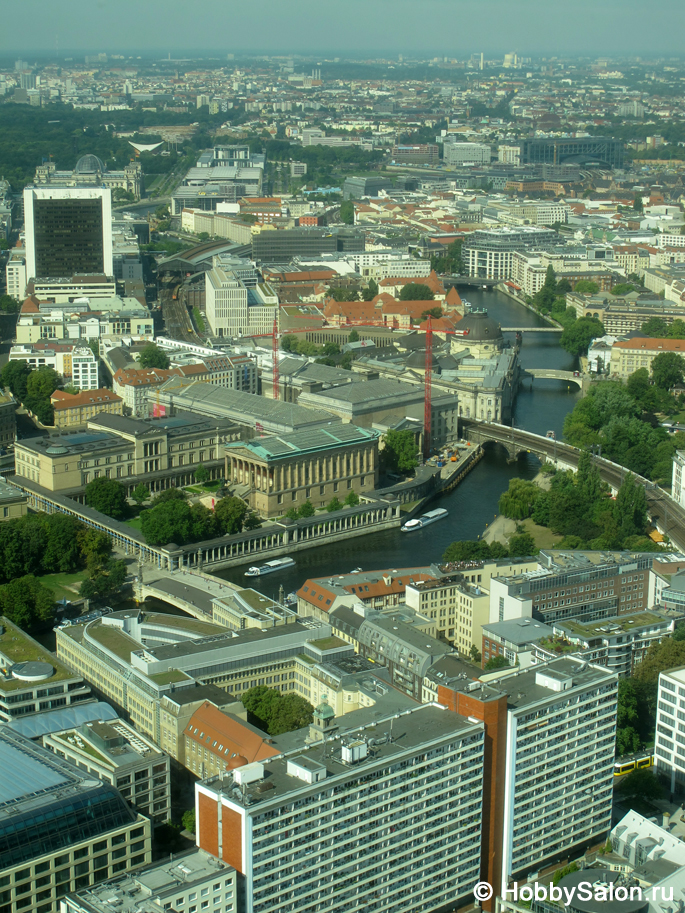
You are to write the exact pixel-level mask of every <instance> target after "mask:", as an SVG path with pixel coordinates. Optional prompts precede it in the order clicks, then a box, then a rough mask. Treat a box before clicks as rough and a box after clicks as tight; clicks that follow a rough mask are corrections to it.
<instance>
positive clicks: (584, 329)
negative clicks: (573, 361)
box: [559, 317, 604, 355]
mask: <svg viewBox="0 0 685 913" xmlns="http://www.w3.org/2000/svg"><path fill="white" fill-rule="evenodd" d="M598 336H604V325H603V324H602V322H601V320H598V319H597V318H596V317H580V318H579V319H578V320H575V321H572V322H571V323H569V325H568V326H565V327H564V330H563V332H562V334H561V340H560V343H559V344H560V345H561V348H562V349H565V350H566V351H567V352H570V353H571V355H586V354H587V350H588V348H589V346H590V343H591V342H592V340H593V339H596V338H597V337H598Z"/></svg>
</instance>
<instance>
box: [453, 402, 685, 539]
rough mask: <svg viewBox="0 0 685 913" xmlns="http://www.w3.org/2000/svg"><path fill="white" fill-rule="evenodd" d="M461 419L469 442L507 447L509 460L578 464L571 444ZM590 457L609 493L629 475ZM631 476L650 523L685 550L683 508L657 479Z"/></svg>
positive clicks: (562, 465)
mask: <svg viewBox="0 0 685 913" xmlns="http://www.w3.org/2000/svg"><path fill="white" fill-rule="evenodd" d="M461 421H462V425H463V428H464V432H463V433H464V435H468V438H469V440H470V441H472V442H475V443H479V444H487V443H488V442H489V441H490V442H492V443H496V444H501V445H502V446H503V447H504V448H505V449H506V450H507V453H508V454H509V459H511V460H515V459H517V458H518V456H519V454H521V453H534V454H536V455H537V456H539V457H540V459H542V460H547V461H549V462H550V463H554V464H555V465H556V466H558V467H559V468H561V469H573V470H576V469H577V467H578V460H579V458H580V454H581V453H582V451H581V450H579V449H578V448H577V447H572V446H571V445H570V444H565V443H563V442H562V441H557V440H553V439H551V438H547V437H542V435H540V434H532V433H531V432H530V431H521V430H519V429H518V428H510V427H508V426H507V425H499V424H496V423H495V422H479V421H476V420H475V419H461ZM593 460H594V462H595V465H596V466H597V468H598V469H599V473H600V475H601V477H602V479H603V480H604V481H605V482H606V483H607V484H608V485H610V486H611V490H612V492H614V493H616V492H617V491H618V489H619V488H620V487H621V485H622V483H623V480H624V479H625V477H626V476H627V475H628V474H629V473H628V470H627V469H626V468H625V467H624V466H619V465H618V463H612V462H611V460H605V459H604V458H603V457H593ZM633 475H634V478H635V479H636V480H637V481H638V482H640V484H641V485H642V486H643V487H644V489H645V495H646V498H647V512H648V513H649V515H650V517H651V519H652V523H654V525H655V526H656V527H657V528H658V529H659V530H660V532H662V533H663V534H664V535H667V536H668V537H669V538H670V539H671V541H672V542H673V543H674V544H675V545H677V547H678V548H679V549H685V509H683V508H682V507H681V506H680V505H679V504H678V503H677V502H676V501H674V500H673V498H672V497H671V496H670V495H668V494H666V492H665V491H662V489H661V488H659V486H658V485H657V484H656V482H650V481H649V479H645V478H643V477H642V476H638V475H635V474H634V473H633Z"/></svg>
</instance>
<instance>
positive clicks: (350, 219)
mask: <svg viewBox="0 0 685 913" xmlns="http://www.w3.org/2000/svg"><path fill="white" fill-rule="evenodd" d="M340 221H341V222H344V223H345V225H354V203H353V202H352V200H345V201H344V202H343V203H341V204H340Z"/></svg>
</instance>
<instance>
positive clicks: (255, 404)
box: [159, 378, 358, 431]
mask: <svg viewBox="0 0 685 913" xmlns="http://www.w3.org/2000/svg"><path fill="white" fill-rule="evenodd" d="M354 386H358V385H357V384H355V385H354ZM159 393H160V396H162V397H164V398H166V397H167V396H169V397H171V399H172V401H173V403H174V405H175V407H177V408H180V409H187V410H188V411H189V412H194V413H195V414H201V415H207V414H210V415H214V416H218V417H222V418H230V419H232V420H233V421H236V422H238V423H240V424H244V425H248V426H249V427H251V428H252V427H254V426H255V425H256V424H257V423H260V424H261V425H263V426H264V427H267V428H273V429H274V430H278V431H280V430H283V431H290V430H292V431H295V430H297V429H298V428H306V427H317V426H320V425H328V424H330V423H333V424H337V423H338V422H339V421H340V419H339V418H338V417H337V416H334V415H332V414H331V413H330V412H327V411H324V410H323V409H308V408H305V407H304V406H298V405H297V403H284V402H282V401H281V400H273V399H267V398H266V397H265V396H257V395H256V394H254V393H245V392H243V391H242V390H226V389H224V388H223V387H217V386H216V385H214V384H207V383H202V382H201V381H194V382H193V383H190V384H183V383H181V382H180V380H179V379H178V378H171V379H170V380H168V381H166V382H165V383H164V384H162V386H161V387H160V388H159Z"/></svg>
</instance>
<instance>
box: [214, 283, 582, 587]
mask: <svg viewBox="0 0 685 913" xmlns="http://www.w3.org/2000/svg"><path fill="white" fill-rule="evenodd" d="M460 293H461V295H462V297H463V298H465V299H467V300H468V301H469V302H470V304H471V306H472V307H473V308H486V309H487V311H488V313H489V315H490V316H491V317H493V318H494V319H495V320H497V321H498V322H499V323H500V324H501V326H516V327H526V326H529V327H536V326H544V325H545V322H544V321H543V320H542V319H541V318H540V317H539V316H538V315H537V314H535V313H533V312H532V311H529V310H527V309H526V308H524V307H523V306H522V305H520V304H518V303H517V302H516V301H513V300H512V299H511V298H508V297H507V296H506V295H503V294H502V293H500V292H496V291H483V290H481V289H472V288H464V289H461V290H460ZM521 364H522V366H523V367H524V368H556V369H558V370H564V371H573V370H576V369H577V368H578V362H577V359H575V358H574V357H573V356H571V355H568V354H567V353H566V352H564V350H563V349H561V348H560V347H559V337H558V335H556V334H552V333H530V334H526V333H525V332H524V334H523V345H522V348H521ZM579 397H580V393H579V391H578V389H577V388H576V387H575V385H574V386H571V387H569V385H568V384H566V383H563V382H561V381H554V380H536V381H534V383H532V384H531V383H530V382H529V381H528V382H526V383H525V384H524V385H523V386H522V388H521V389H520V391H519V395H518V400H517V403H516V411H515V415H514V422H515V424H516V425H517V427H519V428H525V429H526V430H527V431H533V432H536V433H537V434H546V433H547V431H550V430H553V431H555V432H556V434H557V437H561V431H562V427H563V424H564V417H565V416H566V413H567V412H569V411H570V410H571V409H573V407H574V405H575V404H576V402H577V401H578V399H579ZM539 465H540V464H539V461H538V459H537V458H536V457H534V456H531V455H523V456H521V457H520V458H519V460H518V461H517V462H516V463H513V464H507V461H506V454H505V452H504V450H503V449H500V448H496V449H494V448H489V449H488V450H487V451H486V454H485V457H484V458H483V459H482V460H481V461H480V463H478V465H477V466H476V467H475V469H474V470H473V471H472V472H471V473H469V475H468V476H467V477H466V478H465V479H464V481H463V482H462V483H461V484H460V485H459V486H458V487H457V488H456V489H455V490H454V491H452V492H450V493H449V494H447V495H445V496H444V497H442V498H441V499H440V500H439V501H436V502H435V506H438V504H439V506H440V507H444V508H446V509H447V510H448V511H449V517H448V518H447V520H445V521H442V522H440V523H436V524H435V525H432V526H430V527H428V528H427V529H425V530H421V531H419V532H417V533H412V534H411V535H406V534H403V533H401V532H400V531H399V530H398V529H397V530H389V531H387V532H382V533H376V534H373V535H370V536H360V537H359V538H355V539H348V540H346V541H345V542H340V543H336V544H335V545H330V546H322V547H320V548H313V549H310V550H309V551H306V552H298V553H296V556H295V558H296V561H297V564H296V565H295V567H292V568H290V569H289V570H287V571H282V572H279V573H276V574H269V575H268V576H266V577H263V578H259V577H253V578H251V579H249V581H248V580H246V578H245V576H244V573H245V570H246V568H247V565H241V566H238V567H233V568H229V569H227V570H224V571H219V572H218V576H220V577H223V578H225V579H226V580H231V581H232V582H234V583H240V584H246V583H248V582H249V584H250V585H251V586H253V587H254V588H255V589H257V590H259V591H260V592H262V593H264V594H265V595H267V596H271V597H275V596H277V595H278V589H279V587H280V586H283V588H284V590H285V592H286V593H288V592H291V591H292V590H296V589H298V588H299V587H300V586H301V585H302V583H303V582H304V580H305V579H306V578H307V577H327V576H329V575H333V574H339V573H340V572H341V571H345V572H348V571H351V570H352V569H353V568H355V567H361V568H363V569H365V570H370V569H380V568H400V567H412V566H414V567H416V566H421V565H427V564H430V563H431V562H432V561H436V560H438V559H439V558H440V557H441V556H442V553H443V552H444V550H445V549H446V547H447V546H448V545H449V544H450V542H454V540H455V539H475V538H476V537H477V536H479V535H481V534H482V533H483V531H484V529H485V527H486V525H487V524H489V523H490V522H491V521H492V520H493V518H494V516H495V515H496V513H497V502H498V500H499V496H500V495H501V493H502V492H503V491H505V490H506V488H507V487H508V485H509V479H511V478H513V477H514V476H518V477H520V478H524V479H532V478H533V476H534V475H535V474H536V473H537V471H538V468H539ZM251 563H253V562H251Z"/></svg>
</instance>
